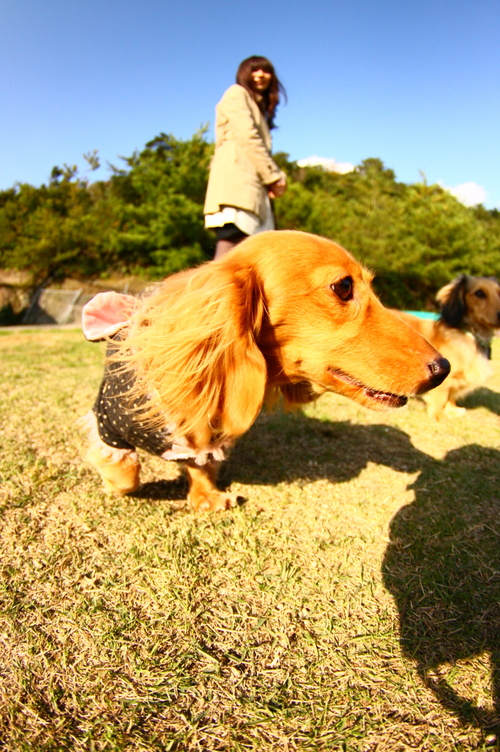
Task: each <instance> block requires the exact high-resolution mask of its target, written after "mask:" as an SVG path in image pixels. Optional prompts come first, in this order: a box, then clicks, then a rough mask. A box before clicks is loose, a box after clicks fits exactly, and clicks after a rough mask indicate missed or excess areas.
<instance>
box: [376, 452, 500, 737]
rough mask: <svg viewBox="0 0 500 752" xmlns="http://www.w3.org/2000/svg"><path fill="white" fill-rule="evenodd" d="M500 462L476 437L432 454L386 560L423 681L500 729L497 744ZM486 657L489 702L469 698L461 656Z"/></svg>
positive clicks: (403, 634) (471, 720)
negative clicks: (438, 457) (444, 453)
mask: <svg viewBox="0 0 500 752" xmlns="http://www.w3.org/2000/svg"><path fill="white" fill-rule="evenodd" d="M499 468H500V452H498V451H497V450H495V449H490V448H485V447H481V446H478V445H474V444H472V445H469V446H465V447H462V448H460V449H456V450H453V451H451V452H449V454H448V455H447V456H446V457H445V458H444V459H443V460H441V461H438V460H432V459H430V458H429V459H428V460H427V461H426V462H425V464H424V466H423V467H422V471H421V473H420V475H419V476H418V478H417V480H416V481H415V483H414V484H413V486H412V488H413V489H414V490H415V501H414V502H413V503H412V504H408V505H407V506H405V507H403V508H402V509H401V510H400V511H399V512H398V513H397V514H396V515H395V517H394V518H393V520H392V522H391V525H390V544H389V545H388V547H387V550H386V554H385V558H384V562H383V567H382V571H383V578H384V583H385V586H386V587H387V589H388V590H389V592H390V593H391V594H392V596H393V597H394V599H395V602H396V605H397V608H398V611H399V620H400V639H401V648H402V651H403V653H404V654H405V655H406V656H408V657H410V658H412V659H413V660H415V662H416V664H417V669H418V672H419V674H420V676H421V679H422V680H423V682H424V683H425V684H426V686H428V687H429V688H430V689H431V690H432V691H433V692H434V694H435V696H436V697H437V698H438V700H439V701H440V703H441V704H442V705H443V706H444V707H445V708H447V709H448V710H450V711H452V712H453V713H455V714H456V715H457V716H458V717H459V719H460V720H461V721H462V722H463V723H465V724H473V725H475V726H478V727H480V728H482V729H483V730H484V731H485V733H487V732H489V733H493V734H495V735H496V737H497V743H498V738H499V733H500V476H499ZM479 655H486V656H487V657H488V659H489V663H490V668H489V671H490V672H491V688H487V689H488V691H487V693H486V694H487V695H488V694H490V696H491V706H492V707H491V708H490V709H488V708H487V707H484V706H483V705H482V704H481V703H478V702H476V700H475V697H474V696H472V697H468V696H467V689H465V690H464V687H467V667H462V677H465V678H464V679H463V681H460V677H459V673H458V674H457V671H456V670H457V668H458V667H457V666H456V664H457V662H458V661H460V660H463V659H471V658H474V657H475V656H479ZM450 666H451V668H450ZM453 669H455V676H454V678H452V679H451V680H450V681H448V680H447V679H446V678H445V676H446V674H447V673H448V674H449V675H450V676H453ZM450 670H451V674H450V673H449V672H450ZM472 671H474V669H473V668H472V667H470V668H469V672H472ZM471 678H474V677H471V676H468V679H469V680H470V679H471Z"/></svg>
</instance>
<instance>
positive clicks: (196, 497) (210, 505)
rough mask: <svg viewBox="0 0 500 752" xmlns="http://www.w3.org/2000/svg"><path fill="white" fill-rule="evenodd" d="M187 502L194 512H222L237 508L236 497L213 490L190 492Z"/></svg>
mask: <svg viewBox="0 0 500 752" xmlns="http://www.w3.org/2000/svg"><path fill="white" fill-rule="evenodd" d="M188 501H189V503H190V504H191V508H192V509H193V510H194V511H195V512H222V511H225V510H226V509H232V508H233V507H235V506H237V504H238V497H237V496H236V494H230V493H225V492H224V491H218V490H216V489H215V490H212V491H208V492H202V493H200V492H198V493H196V492H191V493H190V494H188Z"/></svg>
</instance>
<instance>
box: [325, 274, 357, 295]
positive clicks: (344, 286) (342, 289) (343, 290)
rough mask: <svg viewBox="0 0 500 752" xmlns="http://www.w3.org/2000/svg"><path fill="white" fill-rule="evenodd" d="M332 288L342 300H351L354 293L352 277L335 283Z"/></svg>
mask: <svg viewBox="0 0 500 752" xmlns="http://www.w3.org/2000/svg"><path fill="white" fill-rule="evenodd" d="M331 288H332V290H333V292H334V293H335V295H336V296H337V297H338V298H340V300H351V298H352V294H353V291H354V283H353V281H352V277H344V279H341V280H339V281H338V282H334V283H333V285H332V286H331Z"/></svg>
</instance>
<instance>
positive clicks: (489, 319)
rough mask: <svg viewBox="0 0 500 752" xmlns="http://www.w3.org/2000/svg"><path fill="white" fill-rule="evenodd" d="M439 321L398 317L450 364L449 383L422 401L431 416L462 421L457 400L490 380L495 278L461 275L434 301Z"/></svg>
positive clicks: (498, 293) (499, 316)
mask: <svg viewBox="0 0 500 752" xmlns="http://www.w3.org/2000/svg"><path fill="white" fill-rule="evenodd" d="M436 300H437V302H438V303H439V305H440V308H441V312H440V316H439V318H438V319H437V320H436V321H431V320H428V319H420V318H418V317H417V316H413V315H412V314H408V313H404V312H398V315H399V316H400V317H401V318H403V319H404V321H406V322H407V323H408V324H410V326H412V327H413V328H414V329H416V331H418V332H419V333H420V334H422V335H423V336H424V337H425V338H426V339H428V340H429V342H431V343H432V344H433V345H434V347H435V348H437V349H438V350H439V351H440V352H441V353H442V354H443V355H444V356H445V357H446V358H447V359H448V360H449V361H450V364H451V371H450V375H449V376H448V378H447V379H446V381H445V382H444V383H443V384H441V385H440V386H439V387H437V388H436V389H434V390H433V391H432V392H429V393H428V394H425V395H423V399H424V401H425V402H426V405H427V411H428V413H429V416H431V417H433V418H436V419H437V420H440V419H441V418H443V417H454V416H459V415H463V414H464V413H465V412H466V410H465V408H464V407H458V406H457V404H456V401H457V399H460V398H461V397H465V396H466V395H467V394H469V393H470V392H471V391H473V390H474V389H477V388H478V387H479V386H481V384H484V382H485V381H486V380H487V379H488V378H489V377H490V376H491V374H492V368H491V364H490V360H489V358H490V353H491V340H492V338H493V336H494V334H495V330H496V329H499V328H500V284H499V283H498V281H497V280H496V279H495V278H494V277H473V276H469V275H467V274H461V275H460V276H459V277H457V278H456V279H454V280H453V281H452V282H449V283H448V284H447V285H445V286H444V287H442V288H441V289H440V290H439V292H438V293H437V295H436Z"/></svg>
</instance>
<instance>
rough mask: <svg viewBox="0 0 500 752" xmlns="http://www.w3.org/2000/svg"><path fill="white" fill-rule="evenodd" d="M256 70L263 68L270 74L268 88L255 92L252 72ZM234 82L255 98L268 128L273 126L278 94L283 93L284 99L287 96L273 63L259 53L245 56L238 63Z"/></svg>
mask: <svg viewBox="0 0 500 752" xmlns="http://www.w3.org/2000/svg"><path fill="white" fill-rule="evenodd" d="M256 70H263V71H265V72H266V73H270V74H271V75H272V78H271V83H270V84H269V88H268V89H267V90H266V91H264V92H257V91H255V89H254V88H253V80H252V73H253V72H254V71H256ZM236 83H237V84H239V85H240V86H243V88H245V89H246V90H247V91H248V93H249V94H250V95H251V96H252V97H253V98H254V99H255V101H256V102H257V104H258V105H259V107H260V109H261V110H262V112H263V113H264V115H265V118H266V120H267V124H268V125H269V127H270V128H274V127H275V126H274V118H275V117H276V110H277V109H278V104H279V102H280V94H282V95H283V97H284V98H285V101H286V99H287V97H286V91H285V87H284V86H283V84H282V83H281V81H280V80H279V78H278V76H277V75H276V71H275V70H274V65H273V64H272V63H271V61H270V60H268V59H267V57H262V56H261V55H252V56H251V57H247V58H246V60H243V62H242V63H240V66H239V68H238V72H237V73H236Z"/></svg>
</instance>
